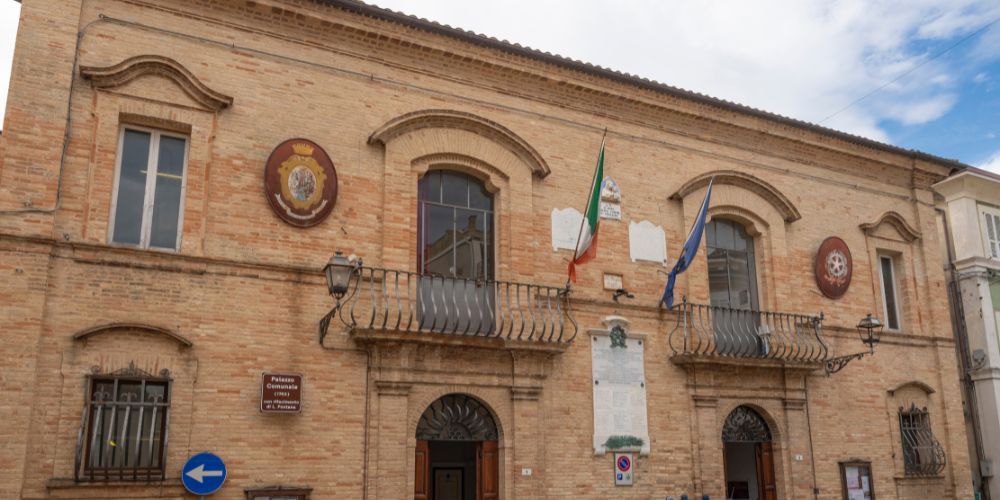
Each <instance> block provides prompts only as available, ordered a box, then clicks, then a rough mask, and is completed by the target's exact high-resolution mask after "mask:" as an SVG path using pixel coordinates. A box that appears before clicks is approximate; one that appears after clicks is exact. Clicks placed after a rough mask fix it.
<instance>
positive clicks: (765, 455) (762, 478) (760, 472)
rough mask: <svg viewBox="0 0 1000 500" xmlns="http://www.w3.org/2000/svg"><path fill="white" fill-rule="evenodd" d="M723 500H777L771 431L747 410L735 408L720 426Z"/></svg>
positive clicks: (749, 409)
mask: <svg viewBox="0 0 1000 500" xmlns="http://www.w3.org/2000/svg"><path fill="white" fill-rule="evenodd" d="M722 443H723V449H724V453H723V455H724V459H725V468H726V472H725V474H726V498H727V499H734V500H777V498H778V491H777V487H776V484H775V483H776V481H775V479H774V451H773V448H772V446H771V429H770V428H768V426H767V422H765V421H764V418H763V417H761V416H760V414H759V413H757V412H756V411H754V410H753V408H750V407H749V406H738V407H736V409H735V410H733V411H732V412H731V413H730V414H729V416H727V417H726V422H725V424H723V426H722Z"/></svg>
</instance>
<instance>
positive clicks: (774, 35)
mask: <svg viewBox="0 0 1000 500" xmlns="http://www.w3.org/2000/svg"><path fill="white" fill-rule="evenodd" d="M371 1H372V3H375V4H376V5H378V6H380V7H386V8H389V9H392V10H396V11H401V12H404V13H407V14H412V15H415V16H418V17H422V18H426V19H430V20H433V21H437V22H439V23H442V24H447V25H451V26H455V27H460V28H462V29H465V30H468V31H473V32H477V33H482V34H485V35H489V36H493V37H496V38H499V39H503V40H508V41H512V42H516V43H519V44H521V45H525V46H529V47H532V48H535V49H539V50H543V51H546V52H551V53H554V54H559V55H562V56H565V57H569V58H572V59H578V60H582V61H586V62H590V63H593V64H597V65H600V66H603V67H606V68H610V69H613V70H617V71H622V72H626V73H631V74H634V75H638V76H641V77H645V78H649V79H652V80H656V81H659V82H662V83H665V84H668V85H673V86H676V87H680V88H684V89H688V90H693V91H696V92H700V93H702V94H707V95H710V96H713V97H717V98H721V99H726V100H729V101H734V102H738V103H741V104H745V105H748V106H752V107H755V108H760V109H764V110H767V111H770V112H774V113H778V114H781V115H785V116H789V117H792V118H797V119H800V120H805V121H808V122H811V123H817V124H820V125H823V126H827V127H831V128H834V129H837V130H842V131H844V132H848V133H852V134H857V135H860V136H863V137H868V138H871V139H875V140H878V141H882V142H886V143H889V144H893V145H896V146H900V147H904V148H912V149H918V150H920V151H924V152H927V153H931V154H934V155H938V156H942V157H945V158H954V159H957V160H959V161H962V162H964V163H967V164H970V165H975V166H979V167H982V168H986V169H989V170H992V171H994V172H998V173H1000V0H754V1H752V2H747V1H744V0H714V1H703V0H669V1H668V0H616V1H611V0H492V1H485V0H371ZM18 10H19V4H18V3H16V2H14V1H13V0H0V85H2V86H0V103H3V102H5V101H6V82H7V81H8V79H9V70H10V59H11V51H12V47H13V32H14V29H13V27H14V26H15V25H16V18H17V13H18ZM0 117H2V110H0ZM0 123H2V122H0Z"/></svg>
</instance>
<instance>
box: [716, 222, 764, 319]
mask: <svg viewBox="0 0 1000 500" xmlns="http://www.w3.org/2000/svg"><path fill="white" fill-rule="evenodd" d="M705 244H706V247H707V250H708V251H707V252H706V253H707V254H708V288H709V292H710V293H711V300H712V305H713V306H718V307H731V308H734V309H752V310H757V309H758V302H757V271H756V266H755V265H754V251H753V238H752V237H751V236H750V235H749V234H747V232H746V230H745V229H744V228H743V226H741V225H740V224H738V223H736V222H734V221H731V220H727V219H713V220H712V221H711V222H709V223H708V225H707V226H706V227H705Z"/></svg>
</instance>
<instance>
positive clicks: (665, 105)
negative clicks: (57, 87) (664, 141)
mask: <svg viewBox="0 0 1000 500" xmlns="http://www.w3.org/2000/svg"><path fill="white" fill-rule="evenodd" d="M134 1H135V2H136V3H142V4H143V5H145V6H147V7H150V8H153V9H156V10H160V11H163V12H171V13H175V14H178V15H182V16H184V17H187V18H194V19H198V20H201V21H206V22H210V23H213V24H217V25H220V26H226V27H229V28H232V29H235V30H237V31H240V32H250V33H255V34H260V35H264V36H269V37H273V38H276V39H280V40H284V41H287V42H291V43H298V44H304V45H308V46H311V47H315V48H320V49H324V50H330V51H333V52H336V53H339V54H343V55H347V56H350V57H355V58H360V59H365V60H370V61H373V62H377V63H379V64H383V65H386V66H388V67H394V68H398V69H403V70H407V71H412V72H416V73H420V74H424V75H432V76H435V77H438V78H442V79H446V80H450V81H456V82H463V83H465V84H467V85H476V86H479V87H482V88H485V89H491V90H498V87H497V83H496V82H493V81H491V82H490V83H489V84H482V83H479V84H477V83H475V82H469V81H467V80H463V79H462V78H461V77H459V76H456V75H455V74H441V73H433V74H431V73H429V72H427V71H424V70H422V69H420V68H417V67H415V66H414V65H413V64H412V62H411V61H409V60H405V61H404V60H402V59H399V60H390V58H389V57H386V55H388V54H389V53H390V52H391V49H390V48H389V47H392V48H395V49H399V50H415V51H419V52H421V54H423V56H422V59H424V58H426V57H441V58H445V59H446V60H447V61H448V64H449V65H450V66H453V67H455V68H459V67H477V68H482V69H484V70H495V69H497V68H503V69H504V70H505V71H506V73H505V75H506V76H505V80H509V79H511V78H517V79H519V80H523V81H524V82H529V83H532V84H535V83H541V84H556V85H558V92H559V95H560V96H568V94H567V92H572V93H574V94H578V96H577V97H584V98H585V99H584V100H580V99H571V100H570V102H572V103H575V104H573V105H568V104H567V103H566V102H563V101H559V100H558V99H551V98H550V97H552V96H543V95H542V94H540V93H539V92H535V91H531V90H529V91H527V92H521V91H514V90H513V89H510V88H506V87H505V88H504V89H503V90H502V93H504V94H506V95H511V96H515V97H519V98H525V99H530V100H533V101H537V102H545V103H549V104H552V105H555V106H559V107H562V108H567V107H571V108H572V109H575V110H578V111H582V112H589V113H596V114H598V115H600V116H602V117H606V116H611V117H612V118H613V119H618V120H622V121H624V122H627V123H634V124H639V125H641V126H645V127H651V128H653V129H655V130H657V131H666V132H669V133H677V134H682V135H686V136H690V137H692V138H697V139H698V140H701V141H705V142H711V143H716V144H720V145H723V146H729V147H734V148H739V149H741V150H745V151H748V152H753V153H757V154H763V155H768V156H770V157H774V158H780V159H784V160H787V161H791V162H795V163H799V164H803V165H813V166H817V167H820V168H825V169H832V170H837V171H840V172H842V173H846V174H849V175H855V176H859V177H864V178H867V179H872V180H876V181H878V182H886V183H891V182H890V181H888V180H885V179H882V178H879V177H877V176H875V175H873V174H872V171H873V170H872V168H863V169H862V168H858V167H857V166H851V165H850V164H857V163H858V162H859V160H860V161H861V162H865V163H871V164H873V165H872V166H874V164H877V165H879V166H882V167H891V168H895V169H904V170H907V171H911V170H920V171H924V172H926V170H925V169H924V167H921V166H918V165H917V162H916V161H915V160H921V162H920V163H923V164H925V165H926V166H927V168H930V169H931V170H933V172H927V173H928V174H929V175H931V176H932V177H934V179H935V180H937V179H943V178H944V177H945V176H946V175H947V174H948V172H949V171H950V170H951V169H954V168H962V167H964V166H965V165H964V164H961V163H959V162H955V161H951V160H947V159H943V158H938V157H934V156H932V155H927V154H926V153H921V152H918V151H910V150H904V149H901V148H897V147H895V146H891V145H889V144H884V143H879V142H877V141H871V140H869V139H864V138H861V137H858V136H852V135H850V134H845V133H842V132H838V131H835V130H832V129H826V128H824V127H818V126H815V125H812V124H809V123H806V122H800V121H798V120H793V119H790V118H786V117H781V116H779V115H774V114H772V113H768V112H765V111H760V110H755V109H754V108H750V107H747V106H741V105H736V104H734V103H729V102H727V101H723V100H720V99H715V98H710V97H707V96H703V95H700V94H697V93H695V92H689V91H684V90H682V89H676V88H673V87H669V86H665V85H662V84H659V83H656V82H647V83H650V86H644V85H640V83H642V81H643V80H642V79H640V78H637V77H632V76H630V75H623V74H622V75H620V76H624V77H626V78H625V79H624V80H621V79H617V78H611V77H610V76H609V75H604V74H603V73H602V72H598V73H600V74H598V73H588V72H586V71H581V70H579V69H576V70H574V69H573V68H571V67H569V66H567V65H563V64H556V65H555V67H553V64H552V63H551V62H546V61H544V60H542V59H541V58H539V57H533V56H524V55H518V54H519V53H518V51H517V50H515V49H516V48H517V47H518V46H516V45H514V44H509V43H506V42H500V43H501V44H502V46H503V48H501V52H498V51H497V50H496V48H490V47H484V46H482V45H480V46H476V45H475V44H465V45H461V46H460V45H457V44H454V43H453V42H449V39H454V38H455V36H454V35H455V33H460V32H461V30H456V29H453V28H447V32H448V34H441V33H438V34H437V36H435V34H434V33H433V31H434V30H427V29H423V28H421V27H419V26H412V25H409V24H407V23H402V22H401V21H402V19H410V20H416V18H412V17H411V16H406V15H403V14H397V16H398V17H400V18H402V19H400V20H396V21H395V22H394V21H393V19H388V18H386V17H385V16H381V15H373V13H367V12H361V11H358V10H357V8H359V7H360V8H361V9H362V10H365V9H373V10H374V11H377V13H382V14H385V13H389V14H393V13H392V12H391V11H387V10H385V9H380V8H377V7H373V6H366V5H364V4H362V3H360V2H353V1H346V0H316V1H314V2H312V3H314V4H317V5H315V6H312V7H310V6H308V5H301V4H289V3H288V2H285V1H283V0H261V1H259V2H257V8H258V9H259V10H261V11H264V12H267V11H270V12H271V14H273V15H281V14H282V13H283V12H287V13H288V14H294V16H293V17H294V18H295V19H296V20H297V21H296V22H297V23H299V24H298V25H297V26H298V27H299V28H302V29H303V33H305V32H306V31H309V32H311V33H313V35H319V34H320V32H323V33H326V34H333V33H337V32H339V33H342V34H346V35H348V36H350V37H351V38H358V37H361V38H364V39H365V40H366V41H368V42H370V43H371V44H376V45H377V46H378V48H376V47H375V45H371V44H369V45H367V46H366V48H365V49H364V50H359V51H355V52H352V51H351V50H350V49H349V48H347V47H346V46H344V45H337V46H333V45H324V44H322V43H319V42H318V40H321V38H320V37H317V36H312V37H311V38H308V39H307V38H295V37H293V36H290V35H288V34H287V33H281V32H278V31H273V30H272V29H271V27H270V26H250V25H241V24H238V23H235V22H233V21H232V20H228V19H218V18H212V17H208V16H206V15H204V14H199V13H196V12H191V11H184V12H177V11H175V10H172V9H170V8H167V7H163V6H161V5H157V4H152V3H148V2H144V1H142V0H134ZM320 4H328V5H326V6H324V5H320ZM330 5H333V6H334V8H340V9H341V10H346V11H347V12H349V13H353V14H358V15H356V16H350V17H349V16H338V17H336V18H334V17H333V16H331V15H330V13H329V11H325V10H324V7H329V6H330ZM114 21H115V22H119V23H127V22H125V21H122V20H114ZM387 21H388V22H387ZM425 22H427V21H425ZM427 23H429V22H427ZM128 24H135V23H128ZM430 24H434V23H430ZM136 25H137V26H144V25H140V24H136ZM419 31H425V33H424V34H418V32H419ZM469 35H471V36H478V37H481V36H480V35H475V34H471V33H470V34H469ZM481 38H483V39H487V38H486V37H481ZM206 41H209V40H208V39H206ZM494 41H496V40H494ZM212 42H213V43H218V44H222V42H215V41H212ZM227 43H228V42H227ZM232 46H233V47H234V48H237V49H238V48H241V47H239V46H238V45H232ZM458 47H461V48H458ZM250 50H258V51H259V49H252V48H251V49H250ZM526 50H528V51H529V52H532V53H536V52H537V54H535V55H540V54H543V53H542V52H539V51H532V50H531V49H526ZM373 51H374V52H378V53H379V54H386V55H382V56H379V57H377V58H376V57H374V56H372V53H373ZM272 55H275V56H277V57H283V56H281V55H280V54H272ZM556 57H557V56H556ZM557 58H558V57H557ZM558 59H562V58H558ZM566 61H568V60H566ZM579 64H580V65H581V67H588V66H590V65H587V64H585V63H579ZM595 68H596V67H595ZM597 69H600V70H601V71H603V72H609V73H611V74H615V72H613V71H609V70H603V69H602V68H597ZM554 72H557V73H554ZM602 75H603V76H602ZM358 76H362V75H358ZM363 76H364V77H365V78H370V79H372V80H378V81H385V82H391V81H390V80H385V79H382V78H376V77H375V76H374V75H369V74H365V75H363ZM508 77H509V78H508ZM660 87H664V88H662V89H661V88H660ZM665 89H674V90H675V91H677V92H676V93H670V92H667V91H666V90H665ZM630 94H631V95H630ZM675 94H676V95H675ZM698 96H700V97H701V99H699V98H697V97H698ZM597 98H599V99H603V100H606V101H607V102H608V103H617V104H615V108H620V107H623V106H632V105H635V106H638V107H641V108H644V109H646V110H650V109H655V110H657V111H668V112H673V113H679V114H681V115H684V116H686V117H687V118H688V119H690V120H693V123H702V124H706V123H714V124H716V125H717V126H729V127H734V130H735V129H741V130H742V133H743V134H744V135H747V137H748V139H747V140H740V139H735V140H734V139H732V138H730V136H732V135H733V134H730V133H719V134H715V135H713V136H711V137H709V136H706V135H705V134H703V133H699V132H698V131H686V132H685V131H684V130H679V129H676V128H671V127H669V126H666V125H663V120H660V119H652V118H650V117H649V116H648V113H644V114H645V115H647V116H646V118H644V119H643V118H639V117H638V116H636V113H635V112H632V113H625V114H622V113H617V112H615V111H614V110H613V109H611V108H608V107H607V106H604V107H602V108H601V110H600V111H594V110H593V109H585V108H584V107H583V106H582V105H579V103H581V102H592V101H594V100H595V99H597ZM636 109H639V108H636ZM595 128H596V126H595ZM803 133H805V134H806V137H796V135H800V136H801V135H802V134H803ZM761 134H764V135H766V136H770V137H772V138H774V139H776V140H782V141H790V142H794V143H799V144H804V145H807V146H808V147H812V148H816V149H819V150H823V151H826V152H828V153H830V154H835V155H843V156H842V157H841V158H831V159H829V160H824V161H818V160H815V159H814V158H815V157H816V155H809V156H808V157H805V156H803V155H782V154H779V153H777V149H776V148H775V147H769V146H767V145H764V144H761V141H760V137H761ZM750 137H754V138H756V139H753V140H752V141H751V140H750V139H749V138H750ZM831 139H832V140H831ZM822 141H826V142H822ZM682 149H684V148H682ZM792 149H795V148H794V147H793V148H792ZM799 149H801V148H799ZM866 150H867V151H866ZM893 175H896V176H898V172H893ZM870 191H871V192H879V191H877V190H870Z"/></svg>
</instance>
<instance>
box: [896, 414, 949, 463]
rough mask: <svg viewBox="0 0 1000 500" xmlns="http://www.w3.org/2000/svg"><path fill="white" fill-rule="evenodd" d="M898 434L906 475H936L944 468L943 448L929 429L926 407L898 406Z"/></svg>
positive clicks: (929, 422) (929, 420)
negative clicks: (901, 443)
mask: <svg viewBox="0 0 1000 500" xmlns="http://www.w3.org/2000/svg"><path fill="white" fill-rule="evenodd" d="M899 434H900V438H901V439H902V441H903V464H904V466H905V469H906V474H907V475H908V476H936V475H938V474H940V473H941V471H943V470H944V465H945V457H944V449H943V448H941V445H940V444H939V443H938V441H937V439H935V438H934V433H933V432H932V431H931V417H930V413H928V411H927V408H917V406H916V405H915V404H913V405H910V408H909V409H906V408H904V407H900V408H899Z"/></svg>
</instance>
